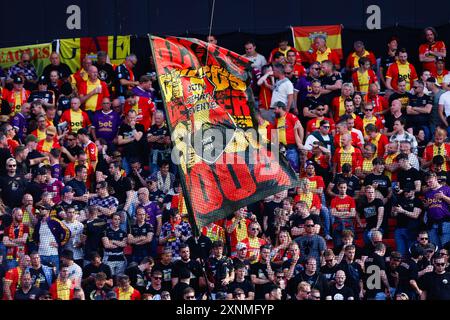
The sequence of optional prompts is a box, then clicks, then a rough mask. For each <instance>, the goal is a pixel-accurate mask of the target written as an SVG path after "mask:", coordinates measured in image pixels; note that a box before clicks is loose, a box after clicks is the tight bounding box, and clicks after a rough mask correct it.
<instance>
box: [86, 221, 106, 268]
mask: <svg viewBox="0 0 450 320" xmlns="http://www.w3.org/2000/svg"><path fill="white" fill-rule="evenodd" d="M106 227H107V224H106V221H105V220H104V219H101V218H96V219H94V220H91V221H86V222H85V223H84V230H83V234H84V235H86V242H85V244H84V254H85V256H86V257H87V258H88V259H89V258H90V257H89V255H90V254H91V253H92V252H94V251H97V252H99V253H101V252H100V251H101V250H102V249H103V245H102V237H103V235H104V233H105V230H106Z"/></svg>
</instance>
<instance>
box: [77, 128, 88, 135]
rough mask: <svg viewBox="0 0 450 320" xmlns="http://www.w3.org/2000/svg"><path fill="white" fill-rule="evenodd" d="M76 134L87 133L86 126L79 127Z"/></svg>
mask: <svg viewBox="0 0 450 320" xmlns="http://www.w3.org/2000/svg"><path fill="white" fill-rule="evenodd" d="M77 134H78V135H80V134H84V135H89V131H88V129H86V128H81V129H79V130H78V131H77Z"/></svg>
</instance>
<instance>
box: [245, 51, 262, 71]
mask: <svg viewBox="0 0 450 320" xmlns="http://www.w3.org/2000/svg"><path fill="white" fill-rule="evenodd" d="M245 57H246V58H247V59H248V60H250V61H251V62H253V63H252V68H255V69H258V70H261V69H262V67H263V66H265V65H266V64H267V60H266V58H265V57H264V56H263V55H262V54H259V53H258V54H257V55H256V56H254V57H250V56H245Z"/></svg>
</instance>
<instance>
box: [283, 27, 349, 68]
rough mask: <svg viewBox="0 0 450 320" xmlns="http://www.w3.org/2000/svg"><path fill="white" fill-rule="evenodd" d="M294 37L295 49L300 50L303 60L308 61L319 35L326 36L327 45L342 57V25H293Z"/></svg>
mask: <svg viewBox="0 0 450 320" xmlns="http://www.w3.org/2000/svg"><path fill="white" fill-rule="evenodd" d="M291 29H292V37H293V38H294V46H295V49H297V50H298V51H300V56H301V58H302V60H303V61H308V55H309V54H310V53H312V51H313V50H314V48H313V47H312V45H313V41H314V38H316V37H317V36H318V35H322V36H325V37H326V40H327V47H328V48H330V49H331V50H332V51H335V52H336V53H337V55H338V56H339V58H340V59H342V57H343V54H342V38H341V33H342V26H341V25H333V26H312V27H311V26H310V27H291Z"/></svg>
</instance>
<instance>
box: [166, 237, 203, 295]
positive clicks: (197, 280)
mask: <svg viewBox="0 0 450 320" xmlns="http://www.w3.org/2000/svg"><path fill="white" fill-rule="evenodd" d="M180 257H181V259H180V260H177V261H175V263H174V270H173V273H172V286H173V287H175V285H176V284H177V283H178V281H179V275H178V274H179V272H180V270H181V269H183V268H186V269H187V270H189V271H190V272H191V276H190V282H189V286H191V287H192V288H194V290H195V292H196V293H200V287H204V286H205V285H206V281H205V277H204V275H203V271H202V266H201V265H200V263H199V262H198V261H196V260H192V259H191V253H190V249H189V246H188V245H187V244H182V245H181V246H180Z"/></svg>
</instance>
